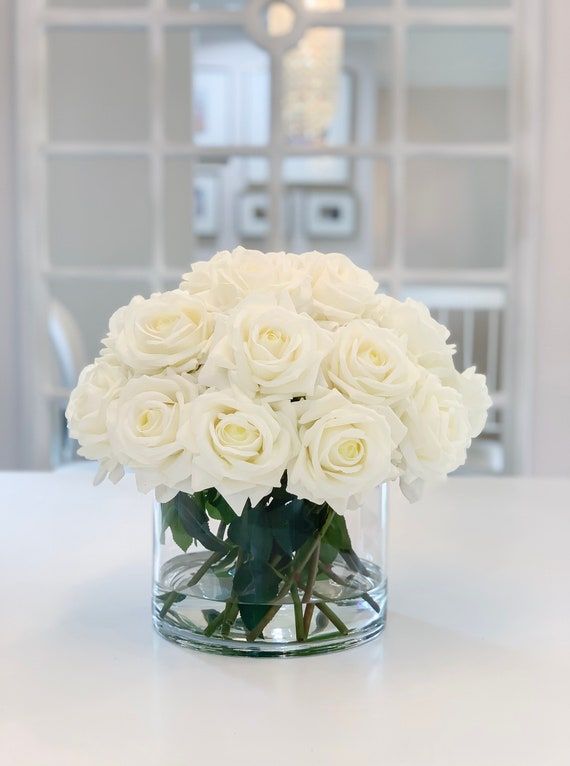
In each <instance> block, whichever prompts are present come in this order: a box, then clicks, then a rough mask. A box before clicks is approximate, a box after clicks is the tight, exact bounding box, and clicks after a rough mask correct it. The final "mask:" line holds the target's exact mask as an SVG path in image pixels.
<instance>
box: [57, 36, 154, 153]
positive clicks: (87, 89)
mask: <svg viewBox="0 0 570 766" xmlns="http://www.w3.org/2000/svg"><path fill="white" fill-rule="evenodd" d="M149 79H150V74H149V60H148V46H147V36H146V33H145V32H144V31H142V30H141V31H139V30H121V29H117V30H110V29H54V30H51V31H50V32H49V35H48V80H49V95H50V98H49V129H50V136H51V138H52V139H54V140H56V141H90V140H92V141H136V140H143V139H145V138H147V137H148V135H149V95H148V91H149V87H148V82H149Z"/></svg>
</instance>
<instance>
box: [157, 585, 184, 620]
mask: <svg viewBox="0 0 570 766" xmlns="http://www.w3.org/2000/svg"><path fill="white" fill-rule="evenodd" d="M179 595H180V594H179V593H178V591H176V590H173V591H171V592H170V593H169V594H168V596H167V597H166V598H165V599H164V604H163V605H162V609H161V610H160V612H159V613H158V616H159V617H160V618H161V619H162V618H163V617H166V615H167V614H168V612H169V611H170V608H171V606H172V605H173V604H174V603H175V602H176V600H177V598H178V596H179Z"/></svg>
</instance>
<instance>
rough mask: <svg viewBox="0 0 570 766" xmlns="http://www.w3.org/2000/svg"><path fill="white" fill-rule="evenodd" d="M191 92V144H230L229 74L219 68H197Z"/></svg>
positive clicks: (230, 97)
mask: <svg viewBox="0 0 570 766" xmlns="http://www.w3.org/2000/svg"><path fill="white" fill-rule="evenodd" d="M192 88H193V112H194V113H193V117H194V143H195V144H198V145H199V146H223V145H224V144H231V143H233V141H234V136H233V135H232V129H233V125H234V123H235V120H233V119H232V118H233V115H232V113H231V112H232V109H231V105H232V89H231V77H230V73H229V72H228V71H227V70H225V69H223V68H222V67H214V66H204V65H198V66H197V67H196V70H195V72H194V78H193V81H192Z"/></svg>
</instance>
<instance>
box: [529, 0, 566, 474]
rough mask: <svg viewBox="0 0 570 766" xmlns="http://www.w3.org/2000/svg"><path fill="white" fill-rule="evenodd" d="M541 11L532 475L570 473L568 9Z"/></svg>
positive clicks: (559, 1) (552, 5) (555, 3)
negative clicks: (541, 115)
mask: <svg viewBox="0 0 570 766" xmlns="http://www.w3.org/2000/svg"><path fill="white" fill-rule="evenodd" d="M546 6H547V19H546V45H545V51H546V61H545V65H546V72H545V75H546V76H545V82H546V92H545V100H544V103H545V110H544V152H543V180H542V193H543V199H542V210H543V220H542V243H541V249H540V254H539V264H538V266H539V268H538V273H539V277H538V285H537V288H538V306H537V312H536V316H537V323H538V326H537V333H536V343H537V348H536V379H535V412H534V421H535V450H534V461H533V462H534V470H535V472H536V473H541V474H553V475H557V474H558V475H560V474H562V475H570V204H569V203H570V191H569V189H570V144H569V140H570V90H569V77H570V46H569V45H568V31H569V30H570V3H569V2H568V0H550V1H549V2H548V3H547V4H546Z"/></svg>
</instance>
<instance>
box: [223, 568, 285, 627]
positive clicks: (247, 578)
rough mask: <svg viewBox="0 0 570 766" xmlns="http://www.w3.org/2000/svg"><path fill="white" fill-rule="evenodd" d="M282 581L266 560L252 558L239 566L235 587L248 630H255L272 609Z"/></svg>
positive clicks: (242, 616) (241, 613)
mask: <svg viewBox="0 0 570 766" xmlns="http://www.w3.org/2000/svg"><path fill="white" fill-rule="evenodd" d="M280 582H281V581H280V579H279V577H278V575H277V574H276V573H275V572H274V571H273V569H272V568H271V567H270V566H269V564H267V563H266V562H265V561H260V560H254V559H250V560H249V561H246V562H244V563H242V564H241V565H240V566H239V567H238V569H237V571H236V573H235V576H234V585H233V589H234V593H235V594H236V595H237V598H238V603H239V611H240V615H241V618H242V620H243V624H244V625H245V627H246V629H247V630H253V628H255V627H256V625H257V624H258V623H259V622H260V620H262V619H263V617H264V616H265V615H266V613H267V612H268V610H269V609H271V606H272V602H273V601H274V599H275V596H276V595H277V593H278V591H279V584H280Z"/></svg>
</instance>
